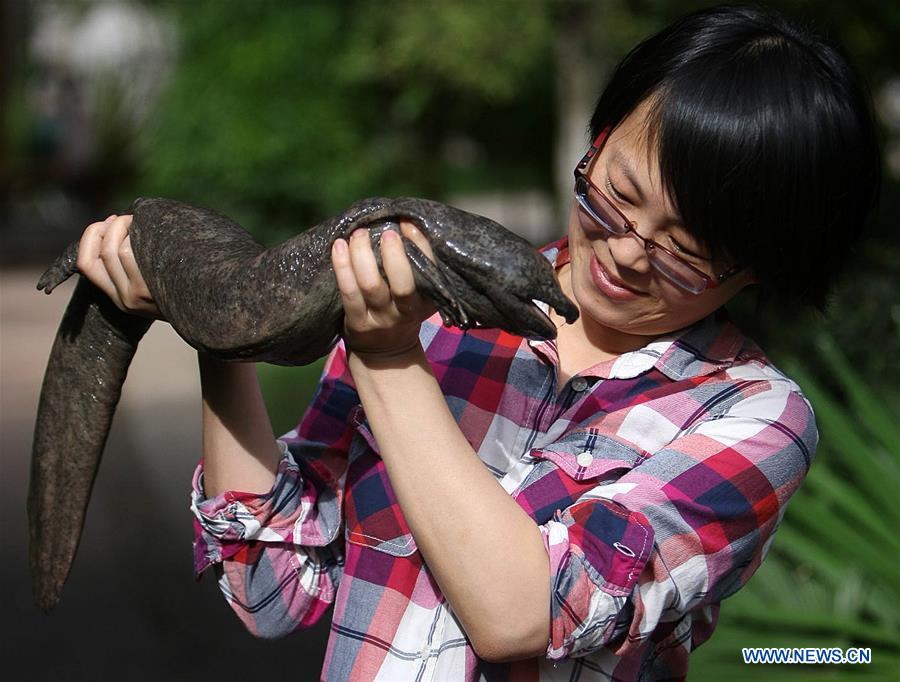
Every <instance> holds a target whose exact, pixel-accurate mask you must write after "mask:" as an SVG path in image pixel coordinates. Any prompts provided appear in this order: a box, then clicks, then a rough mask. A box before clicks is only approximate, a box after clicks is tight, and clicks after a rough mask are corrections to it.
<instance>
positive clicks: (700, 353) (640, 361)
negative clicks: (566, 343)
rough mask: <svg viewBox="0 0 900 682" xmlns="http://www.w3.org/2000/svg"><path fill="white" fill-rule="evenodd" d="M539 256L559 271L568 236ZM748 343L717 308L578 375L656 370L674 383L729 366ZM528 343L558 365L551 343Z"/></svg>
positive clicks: (612, 376)
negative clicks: (687, 324) (681, 327)
mask: <svg viewBox="0 0 900 682" xmlns="http://www.w3.org/2000/svg"><path fill="white" fill-rule="evenodd" d="M541 253H543V255H544V257H545V258H547V260H549V261H550V262H551V263H552V264H553V267H554V268H555V269H557V270H559V268H561V267H562V266H563V265H565V264H566V263H568V262H569V240H568V237H563V238H562V239H559V240H557V241H555V242H552V243H550V244H548V245H547V246H545V247H544V248H543V249H541ZM539 306H540V307H541V309H542V310H543V311H544V312H547V307H548V306H547V305H546V304H545V303H539ZM751 343H752V342H750V341H749V340H748V339H746V338H745V337H744V335H743V334H742V333H741V331H740V330H739V329H738V328H737V327H736V326H735V325H734V324H733V323H732V322H731V321H730V320H729V319H728V314H727V313H726V312H725V310H724V309H720V310H718V311H716V312H714V313H713V314H711V315H708V316H707V317H705V318H703V319H702V320H699V321H697V322H695V323H694V324H692V325H690V326H689V327H685V328H684V329H680V330H678V331H675V332H672V333H671V334H666V335H665V336H661V337H659V338H657V339H654V340H653V341H651V342H649V343H648V344H647V345H645V346H644V347H642V348H638V349H636V350H633V351H629V352H627V353H623V354H622V355H620V356H619V357H618V358H615V359H614V360H610V361H608V362H603V363H599V364H597V365H595V366H593V367H590V368H588V369H587V370H585V371H582V372H579V374H580V375H582V376H596V377H600V378H608V379H631V378H634V377H637V376H639V375H641V374H644V373H645V372H648V371H650V370H651V369H653V368H656V369H658V370H659V371H660V372H662V373H663V374H665V375H666V376H667V377H669V378H670V379H672V380H674V381H678V380H682V379H690V378H693V377H698V376H704V375H707V374H712V373H713V372H716V371H718V370H720V369H724V368H726V367H730V366H732V365H733V364H734V363H735V361H736V359H737V357H738V355H739V354H740V353H741V351H742V349H744V348H745V346H748V345H750V344H751ZM528 344H529V345H530V346H531V348H533V349H534V350H537V351H539V352H540V353H541V354H542V355H544V356H545V357H548V358H551V359H552V360H553V362H558V356H557V353H556V347H555V345H556V344H555V342H553V343H552V345H551V343H549V342H545V341H535V340H530V341H528ZM757 350H758V349H757Z"/></svg>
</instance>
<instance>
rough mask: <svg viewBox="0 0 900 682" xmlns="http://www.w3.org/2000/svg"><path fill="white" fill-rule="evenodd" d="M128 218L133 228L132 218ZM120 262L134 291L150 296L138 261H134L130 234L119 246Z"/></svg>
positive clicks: (129, 224)
mask: <svg viewBox="0 0 900 682" xmlns="http://www.w3.org/2000/svg"><path fill="white" fill-rule="evenodd" d="M126 218H128V227H131V216H126ZM119 261H120V262H121V263H122V267H123V268H124V269H125V274H126V275H127V276H128V281H129V282H130V283H131V288H132V291H134V292H135V293H138V294H140V295H141V296H146V295H149V294H150V291H149V290H148V289H147V283H146V282H145V281H144V276H143V275H142V274H141V271H140V268H138V264H137V261H136V260H135V259H134V251H133V250H132V248H131V235H130V234H126V235H125V239H123V240H122V243H121V244H120V245H119Z"/></svg>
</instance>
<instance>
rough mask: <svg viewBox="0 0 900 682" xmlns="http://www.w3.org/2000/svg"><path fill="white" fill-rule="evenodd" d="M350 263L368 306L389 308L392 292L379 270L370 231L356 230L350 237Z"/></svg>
mask: <svg viewBox="0 0 900 682" xmlns="http://www.w3.org/2000/svg"><path fill="white" fill-rule="evenodd" d="M350 262H351V263H352V264H353V272H354V273H355V275H356V282H357V284H358V285H359V289H360V291H361V292H362V295H363V298H365V300H366V304H367V305H368V306H369V307H370V308H385V307H387V306H389V305H390V304H391V290H390V289H389V288H388V285H387V282H385V281H384V277H382V276H381V272H379V270H378V262H377V261H376V260H375V253H374V252H373V251H372V241H371V239H370V237H369V231H368V230H356V231H355V232H354V233H353V234H352V235H350Z"/></svg>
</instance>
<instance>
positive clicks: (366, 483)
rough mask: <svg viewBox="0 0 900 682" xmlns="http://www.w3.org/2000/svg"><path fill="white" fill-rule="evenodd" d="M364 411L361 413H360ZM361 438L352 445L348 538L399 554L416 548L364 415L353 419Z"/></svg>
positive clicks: (347, 502) (347, 491)
mask: <svg viewBox="0 0 900 682" xmlns="http://www.w3.org/2000/svg"><path fill="white" fill-rule="evenodd" d="M360 414H361V413H360ZM354 422H355V423H356V428H357V432H358V434H359V436H361V437H359V438H354V439H353V442H352V443H351V446H350V453H349V459H350V464H349V468H348V471H347V486H346V498H345V500H344V514H345V521H346V530H345V533H344V536H345V538H346V540H347V542H349V543H351V544H354V545H358V546H361V547H368V548H370V549H374V550H376V551H378V552H382V553H384V554H390V555H391V556H396V557H406V556H410V555H411V554H413V553H414V552H416V551H417V549H418V547H417V546H416V542H415V540H413V537H412V534H411V533H410V531H409V526H407V524H406V519H405V518H404V517H403V513H402V512H401V511H400V505H399V504H398V502H397V497H396V495H395V494H394V489H393V487H392V486H391V482H390V480H389V479H388V475H387V471H386V470H385V466H384V462H383V461H382V459H381V455H380V454H379V452H378V444H377V443H376V442H375V438H374V436H372V433H371V431H370V430H369V428H368V425H367V424H366V423H365V421H364V417H361V416H359V417H357V418H355V419H354Z"/></svg>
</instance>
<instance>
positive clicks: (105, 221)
mask: <svg viewBox="0 0 900 682" xmlns="http://www.w3.org/2000/svg"><path fill="white" fill-rule="evenodd" d="M117 217H118V216H117V215H116V214H115V213H113V214H112V215H111V216H110V217H109V218H107V219H106V220H104V221H103V222H104V223H108V222H109V221H110V220H112V219H113V218H117Z"/></svg>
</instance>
